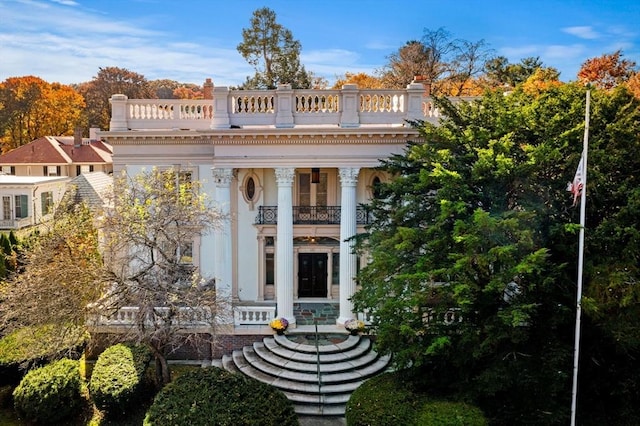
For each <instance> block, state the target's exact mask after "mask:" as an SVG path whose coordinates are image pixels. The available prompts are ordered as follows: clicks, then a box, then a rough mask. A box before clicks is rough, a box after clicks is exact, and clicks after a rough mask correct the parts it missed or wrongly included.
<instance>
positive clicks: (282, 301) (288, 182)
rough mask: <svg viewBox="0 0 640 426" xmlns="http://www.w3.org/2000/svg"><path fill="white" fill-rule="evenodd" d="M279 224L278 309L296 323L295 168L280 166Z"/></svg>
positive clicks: (279, 314) (277, 250)
mask: <svg viewBox="0 0 640 426" xmlns="http://www.w3.org/2000/svg"><path fill="white" fill-rule="evenodd" d="M275 172H276V183H277V184H278V225H277V229H276V309H277V315H278V316H279V317H284V318H286V319H287V320H288V321H289V323H290V324H292V325H293V324H295V321H296V320H295V317H294V316H293V196H292V190H293V178H294V173H295V169H293V168H278V169H275Z"/></svg>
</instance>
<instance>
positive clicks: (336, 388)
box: [234, 351, 366, 395]
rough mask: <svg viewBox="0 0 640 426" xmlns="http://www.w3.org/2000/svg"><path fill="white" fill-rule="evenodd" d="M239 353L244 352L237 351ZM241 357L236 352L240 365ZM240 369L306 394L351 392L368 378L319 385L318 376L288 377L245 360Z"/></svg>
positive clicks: (236, 360) (285, 389)
mask: <svg viewBox="0 0 640 426" xmlns="http://www.w3.org/2000/svg"><path fill="white" fill-rule="evenodd" d="M237 352H238V353H239V354H242V352H240V351H237ZM238 361H239V359H236V354H235V352H234V362H235V363H236V365H238ZM238 367H239V370H240V371H241V372H242V373H243V374H245V375H247V376H249V377H252V378H254V379H256V380H259V381H261V382H263V383H267V384H270V385H273V386H276V387H277V388H278V389H280V390H282V391H288V392H296V393H306V394H316V395H317V394H318V393H319V392H320V389H321V392H322V393H324V394H333V393H351V392H353V391H354V390H355V389H356V388H357V387H358V386H360V385H361V384H362V382H364V380H366V379H360V380H352V381H350V382H340V383H328V382H324V381H323V384H322V385H320V386H319V385H318V380H317V377H314V379H315V380H313V381H302V380H298V379H295V378H286V377H279V376H278V377H277V376H272V375H270V374H267V373H265V372H263V371H261V370H259V369H258V368H256V367H254V366H253V365H251V364H249V363H248V362H244V364H243V365H242V366H239V365H238Z"/></svg>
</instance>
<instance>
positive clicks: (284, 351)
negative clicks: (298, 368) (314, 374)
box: [263, 336, 371, 364]
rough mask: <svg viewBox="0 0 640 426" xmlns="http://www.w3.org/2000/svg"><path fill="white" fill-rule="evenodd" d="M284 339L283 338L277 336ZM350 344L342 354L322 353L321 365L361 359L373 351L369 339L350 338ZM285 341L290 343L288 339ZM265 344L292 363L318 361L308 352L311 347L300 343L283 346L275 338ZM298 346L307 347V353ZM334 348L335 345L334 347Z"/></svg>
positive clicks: (268, 339)
mask: <svg viewBox="0 0 640 426" xmlns="http://www.w3.org/2000/svg"><path fill="white" fill-rule="evenodd" d="M277 337H283V336H277ZM349 338H350V339H349V344H348V345H344V349H343V350H342V352H322V351H318V352H320V363H322V364H328V363H332V362H344V361H346V360H349V359H355V358H358V357H361V356H362V355H363V354H365V353H367V352H369V351H370V350H371V340H369V339H367V338H360V337H359V336H349ZM351 338H353V339H351ZM284 339H285V340H286V341H288V342H290V341H289V340H288V339H287V338H286V337H284ZM263 343H264V346H265V348H267V349H268V350H269V351H271V352H273V353H274V354H276V355H278V356H279V357H280V358H283V359H285V360H290V361H298V362H306V363H311V364H315V363H316V362H317V360H318V356H317V354H316V352H315V346H314V352H308V351H306V349H307V348H306V347H307V346H311V345H300V344H298V343H293V342H291V343H293V344H281V343H283V340H282V339H277V340H276V339H273V338H269V337H267V338H265V339H263ZM297 346H305V348H304V349H305V351H303V352H300V351H298V350H297V349H298V348H297ZM332 346H333V345H332Z"/></svg>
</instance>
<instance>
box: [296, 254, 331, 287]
mask: <svg viewBox="0 0 640 426" xmlns="http://www.w3.org/2000/svg"><path fill="white" fill-rule="evenodd" d="M298 297H327V253H298Z"/></svg>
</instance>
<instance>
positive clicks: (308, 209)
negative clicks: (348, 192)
mask: <svg viewBox="0 0 640 426" xmlns="http://www.w3.org/2000/svg"><path fill="white" fill-rule="evenodd" d="M340 211H341V210H340V206H293V224H294V225H339V224H340ZM371 219H372V218H371V215H370V214H369V213H367V212H366V211H365V209H364V208H362V207H359V206H358V207H356V223H357V224H358V225H367V224H369V223H370V222H371ZM277 223H278V206H260V207H258V216H256V224H258V225H276V224H277Z"/></svg>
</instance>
